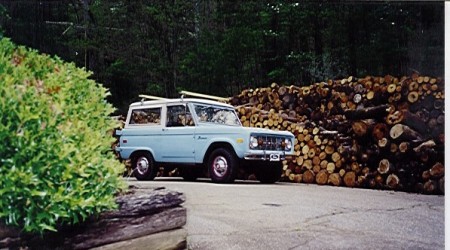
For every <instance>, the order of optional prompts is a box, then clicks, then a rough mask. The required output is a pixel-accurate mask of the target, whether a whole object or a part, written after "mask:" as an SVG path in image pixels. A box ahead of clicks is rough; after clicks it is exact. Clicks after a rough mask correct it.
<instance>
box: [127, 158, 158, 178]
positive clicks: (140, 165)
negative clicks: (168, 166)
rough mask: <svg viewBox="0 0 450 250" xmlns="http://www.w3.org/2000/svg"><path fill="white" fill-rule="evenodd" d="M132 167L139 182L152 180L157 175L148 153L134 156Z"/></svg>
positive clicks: (153, 162)
mask: <svg viewBox="0 0 450 250" xmlns="http://www.w3.org/2000/svg"><path fill="white" fill-rule="evenodd" d="M132 167H133V172H134V176H135V177H136V179H138V180H140V181H149V180H153V179H154V178H155V176H156V173H157V169H156V167H155V160H154V159H153V156H152V155H151V154H150V153H148V152H141V153H138V154H137V155H135V156H134V157H133V160H132Z"/></svg>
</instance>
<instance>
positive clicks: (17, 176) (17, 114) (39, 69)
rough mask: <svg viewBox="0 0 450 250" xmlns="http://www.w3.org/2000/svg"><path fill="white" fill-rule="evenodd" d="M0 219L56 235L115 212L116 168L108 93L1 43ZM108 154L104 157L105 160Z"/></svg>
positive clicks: (64, 66) (69, 68)
mask: <svg viewBox="0 0 450 250" xmlns="http://www.w3.org/2000/svg"><path fill="white" fill-rule="evenodd" d="M0 69H1V71H3V72H6V73H4V74H0V94H1V95H2V98H1V101H0V140H2V147H0V194H1V197H2V198H1V200H0V219H1V220H4V221H5V222H6V223H7V224H12V225H18V226H20V227H23V229H24V230H25V231H28V232H44V231H56V230H57V227H58V225H60V224H67V223H68V224H71V223H76V222H78V221H79V220H80V219H81V220H82V219H86V218H87V217H88V216H90V215H94V214H97V213H99V212H101V211H104V210H109V209H112V208H114V207H115V206H116V205H115V203H114V194H115V193H116V192H117V191H118V190H119V189H120V188H123V187H124V184H123V182H122V179H121V178H120V175H119V171H120V170H122V169H123V167H122V166H121V165H120V163H119V162H118V161H115V160H114V156H113V155H112V153H111V152H108V149H109V147H110V145H111V136H110V135H109V134H108V131H110V130H112V129H113V128H114V127H116V124H115V122H113V121H112V120H111V119H110V118H109V115H110V114H111V113H112V112H113V111H114V108H113V107H112V106H111V105H110V104H109V103H107V102H106V101H105V98H106V97H107V96H108V95H109V92H108V90H107V89H105V88H104V87H102V86H101V85H99V84H97V83H95V82H94V81H92V80H89V79H88V78H89V77H90V73H88V72H85V71H84V70H82V69H78V68H76V67H75V65H74V64H68V63H64V62H63V61H61V60H60V59H59V58H50V57H49V56H44V55H40V54H38V53H37V52H36V51H33V50H27V49H26V48H24V47H16V46H15V45H13V44H12V43H11V42H10V41H9V40H8V39H1V40H0ZM106 152H108V153H106Z"/></svg>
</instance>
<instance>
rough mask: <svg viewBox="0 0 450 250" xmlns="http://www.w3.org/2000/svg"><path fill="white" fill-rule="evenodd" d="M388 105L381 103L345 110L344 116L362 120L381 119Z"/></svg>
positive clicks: (386, 112) (385, 113)
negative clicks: (374, 105)
mask: <svg viewBox="0 0 450 250" xmlns="http://www.w3.org/2000/svg"><path fill="white" fill-rule="evenodd" d="M388 108H389V105H387V104H383V105H380V106H376V107H369V108H363V109H357V110H346V111H345V112H344V115H345V117H347V119H349V120H364V119H381V118H383V117H385V116H386V115H387V114H388V111H387V109H388Z"/></svg>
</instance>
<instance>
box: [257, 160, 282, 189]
mask: <svg viewBox="0 0 450 250" xmlns="http://www.w3.org/2000/svg"><path fill="white" fill-rule="evenodd" d="M282 171H283V164H282V163H281V162H276V163H273V162H272V163H267V164H264V165H263V166H261V168H260V169H258V170H257V172H256V178H258V180H259V181H260V182H261V183H264V184H272V183H275V182H277V181H279V180H280V178H281V173H282Z"/></svg>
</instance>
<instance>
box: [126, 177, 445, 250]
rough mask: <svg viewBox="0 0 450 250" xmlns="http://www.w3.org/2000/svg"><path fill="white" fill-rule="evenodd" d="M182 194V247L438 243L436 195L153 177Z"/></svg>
mask: <svg viewBox="0 0 450 250" xmlns="http://www.w3.org/2000/svg"><path fill="white" fill-rule="evenodd" d="M129 181H130V184H132V185H136V186H138V187H141V188H146V187H147V188H149V187H161V186H162V187H166V188H167V189H171V190H176V191H181V192H183V193H184V194H185V195H186V199H187V201H186V203H185V204H184V207H186V208H187V211H188V218H187V224H186V229H187V231H188V239H187V241H188V248H189V249H444V231H445V230H444V225H445V219H444V218H445V216H444V200H445V199H444V196H428V195H418V194H408V193H403V192H392V191H377V190H366V189H350V188H336V187H331V186H318V185H306V184H292V183H277V184H275V185H263V184H260V183H257V182H236V183H235V184H226V185H222V184H213V183H210V182H209V180H201V181H197V182H185V181H182V180H181V179H174V178H172V179H168V178H159V179H158V178H157V179H156V180H155V181H151V182H137V181H135V180H134V179H130V180H129Z"/></svg>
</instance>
